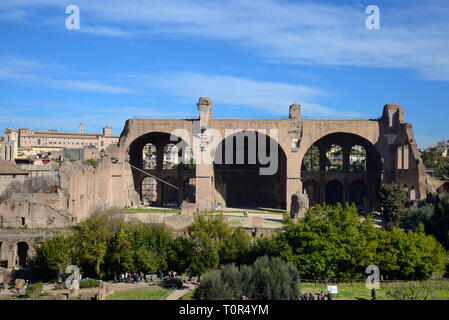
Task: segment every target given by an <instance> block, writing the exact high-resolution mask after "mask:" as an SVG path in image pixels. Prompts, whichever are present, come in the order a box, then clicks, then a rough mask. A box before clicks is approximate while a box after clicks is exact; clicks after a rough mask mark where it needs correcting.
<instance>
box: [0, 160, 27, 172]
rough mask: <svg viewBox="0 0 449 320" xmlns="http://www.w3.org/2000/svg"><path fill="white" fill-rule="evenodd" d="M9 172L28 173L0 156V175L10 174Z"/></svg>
mask: <svg viewBox="0 0 449 320" xmlns="http://www.w3.org/2000/svg"><path fill="white" fill-rule="evenodd" d="M11 174H24V175H25V174H26V175H28V171H25V170H22V169H19V168H16V167H15V166H14V165H12V164H11V163H10V162H9V161H6V160H3V159H1V158H0V175H11Z"/></svg>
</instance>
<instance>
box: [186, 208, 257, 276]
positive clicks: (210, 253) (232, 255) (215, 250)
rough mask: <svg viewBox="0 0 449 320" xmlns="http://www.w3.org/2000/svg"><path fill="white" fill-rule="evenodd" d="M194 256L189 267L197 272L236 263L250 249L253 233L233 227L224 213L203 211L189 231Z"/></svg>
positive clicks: (188, 235) (194, 272) (193, 271)
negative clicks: (206, 212) (250, 237)
mask: <svg viewBox="0 0 449 320" xmlns="http://www.w3.org/2000/svg"><path fill="white" fill-rule="evenodd" d="M187 237H188V240H189V241H190V242H191V248H192V249H193V255H192V258H191V261H190V265H189V269H190V270H191V272H192V273H193V274H195V275H200V274H202V273H203V272H204V271H206V270H210V269H216V268H218V266H219V265H220V264H223V263H226V262H234V261H235V260H238V259H240V258H241V257H243V256H244V255H245V254H246V253H247V252H248V251H249V250H250V239H249V235H247V234H246V233H244V232H243V230H242V229H239V228H237V229H235V230H233V229H232V228H231V227H229V225H228V224H227V222H226V220H225V218H224V216H223V215H221V214H220V215H214V214H199V215H198V216H196V218H195V221H194V223H193V224H192V225H191V226H190V227H189V229H188V231H187Z"/></svg>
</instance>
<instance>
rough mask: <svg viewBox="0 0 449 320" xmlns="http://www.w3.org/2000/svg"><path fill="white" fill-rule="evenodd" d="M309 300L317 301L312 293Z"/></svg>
mask: <svg viewBox="0 0 449 320" xmlns="http://www.w3.org/2000/svg"><path fill="white" fill-rule="evenodd" d="M309 300H315V297H314V296H313V293H312V292H310V293H309Z"/></svg>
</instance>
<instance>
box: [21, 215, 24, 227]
mask: <svg viewBox="0 0 449 320" xmlns="http://www.w3.org/2000/svg"><path fill="white" fill-rule="evenodd" d="M21 219H22V226H24V225H25V217H22V218H21Z"/></svg>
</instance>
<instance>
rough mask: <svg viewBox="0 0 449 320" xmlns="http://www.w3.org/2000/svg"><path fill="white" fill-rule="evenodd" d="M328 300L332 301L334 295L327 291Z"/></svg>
mask: <svg viewBox="0 0 449 320" xmlns="http://www.w3.org/2000/svg"><path fill="white" fill-rule="evenodd" d="M327 300H332V293H331V292H330V291H329V290H327Z"/></svg>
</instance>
